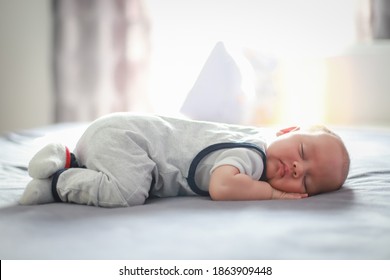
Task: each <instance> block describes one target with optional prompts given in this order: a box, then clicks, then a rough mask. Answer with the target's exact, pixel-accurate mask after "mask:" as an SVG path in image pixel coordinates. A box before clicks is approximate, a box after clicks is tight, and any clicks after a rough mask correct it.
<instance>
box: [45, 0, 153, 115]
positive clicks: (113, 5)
mask: <svg viewBox="0 0 390 280" xmlns="http://www.w3.org/2000/svg"><path fill="white" fill-rule="evenodd" d="M52 1H53V2H52V3H53V6H52V7H53V21H54V29H53V32H54V42H53V56H54V59H53V64H54V65H53V67H54V88H55V95H56V121H58V122H68V121H91V120H93V119H95V118H97V117H99V116H101V115H104V114H107V113H110V112H115V111H131V110H143V111H145V110H148V102H147V79H148V68H149V54H150V40H149V29H150V25H149V19H148V16H147V13H146V10H145V7H144V5H143V4H144V3H143V1H142V0H52Z"/></svg>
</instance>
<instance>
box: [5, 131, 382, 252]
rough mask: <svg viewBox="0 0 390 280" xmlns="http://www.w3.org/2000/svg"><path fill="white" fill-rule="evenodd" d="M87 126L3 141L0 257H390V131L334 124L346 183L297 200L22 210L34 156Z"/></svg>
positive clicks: (168, 201) (189, 200)
mask: <svg viewBox="0 0 390 280" xmlns="http://www.w3.org/2000/svg"><path fill="white" fill-rule="evenodd" d="M85 127H86V125H85V124H59V125H54V126H50V127H44V128H40V129H34V130H29V131H24V132H19V133H9V134H6V135H4V136H3V137H1V138H0V154H1V157H0V225H1V230H0V258H1V259H390V149H389V143H390V129H389V128H373V127H365V128H363V127H350V128H340V127H337V128H334V130H335V131H336V132H337V133H339V134H340V135H341V136H342V137H343V138H344V141H345V142H346V145H347V147H348V148H349V151H350V155H351V160H352V163H351V170H350V175H349V177H348V179H347V182H346V183H345V185H344V187H343V188H342V189H341V190H340V191H337V192H334V193H328V194H322V195H319V196H314V197H310V198H306V199H302V200H298V201H246V202H215V201H211V200H210V199H208V198H204V197H175V198H163V199H152V200H149V201H148V203H147V204H146V205H142V206H136V207H131V208H117V209H103V208H96V207H90V206H82V205H73V204H61V203H54V204H46V205H39V206H20V205H18V204H17V200H18V198H19V197H20V195H21V194H22V192H23V189H24V188H25V186H26V183H27V182H28V181H29V177H28V174H27V164H28V161H29V159H30V158H31V156H32V155H33V154H34V153H35V152H36V151H37V150H38V149H39V148H40V147H42V146H43V145H44V144H45V143H47V142H51V141H61V142H63V143H65V144H67V145H68V146H70V147H73V146H74V145H75V143H76V141H77V139H78V137H79V136H80V134H81V133H82V132H83V130H84V129H85Z"/></svg>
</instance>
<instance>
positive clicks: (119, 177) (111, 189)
mask: <svg viewBox="0 0 390 280" xmlns="http://www.w3.org/2000/svg"><path fill="white" fill-rule="evenodd" d="M263 134H264V130H261V129H260V128H256V127H251V126H238V125H229V124H221V123H212V122H202V121H192V120H185V119H176V118H170V117H159V116H152V115H136V114H132V113H115V114H111V115H107V116H104V117H102V118H100V119H98V120H96V121H94V122H93V123H92V124H91V125H90V126H89V127H88V128H87V129H86V131H85V132H84V134H83V135H82V137H81V138H80V139H79V141H78V143H77V145H76V148H75V150H74V151H73V152H70V151H69V149H68V148H67V147H66V146H64V145H62V144H59V143H53V144H49V145H47V146H45V147H44V148H43V149H42V150H40V151H39V152H38V153H37V154H36V155H35V156H34V157H33V158H32V159H31V161H30V163H29V168H28V171H29V175H30V176H31V177H32V178H33V179H32V180H31V181H30V183H29V184H28V185H27V187H26V189H25V191H24V193H23V195H22V197H21V199H20V203H21V204H23V205H31V204H43V203H52V202H70V203H77V204H85V205H94V206H100V207H128V206H135V205H141V204H144V203H145V201H146V200H147V199H148V198H149V197H171V196H182V195H203V196H210V197H211V199H213V200H267V199H301V198H305V197H307V196H312V195H316V194H320V193H325V192H330V191H335V190H338V189H339V188H340V187H341V186H342V185H343V183H344V182H345V180H346V178H347V175H348V170H349V162H350V160H349V156H348V152H347V149H346V147H345V145H344V144H343V141H342V140H341V138H340V137H339V136H337V135H336V134H334V133H333V132H332V131H330V130H328V129H327V128H325V127H322V126H321V127H310V128H308V129H299V128H297V127H291V128H287V129H284V130H281V131H279V132H278V133H277V137H276V138H275V139H274V140H273V141H271V142H270V143H266V141H265V140H264V139H265V138H264V135H263Z"/></svg>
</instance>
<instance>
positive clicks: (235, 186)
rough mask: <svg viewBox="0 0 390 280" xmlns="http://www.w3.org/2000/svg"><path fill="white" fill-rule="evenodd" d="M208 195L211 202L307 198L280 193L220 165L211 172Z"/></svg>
mask: <svg viewBox="0 0 390 280" xmlns="http://www.w3.org/2000/svg"><path fill="white" fill-rule="evenodd" d="M209 193H210V196H211V198H212V199H213V200H266V199H299V198H304V197H306V196H307V194H300V193H286V192H281V191H279V190H277V189H274V188H273V187H272V186H271V185H270V184H268V183H267V182H263V181H256V180H253V179H252V178H251V177H250V176H248V175H246V174H242V173H240V171H239V170H238V169H237V168H236V167H234V166H232V165H221V166H219V167H217V168H216V169H215V170H214V171H213V173H212V174H211V178H210V185H209Z"/></svg>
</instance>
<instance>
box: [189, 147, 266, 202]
mask: <svg viewBox="0 0 390 280" xmlns="http://www.w3.org/2000/svg"><path fill="white" fill-rule="evenodd" d="M232 148H249V149H254V150H256V151H258V152H260V155H261V159H262V160H263V166H264V169H263V173H262V175H261V178H260V179H259V181H265V180H266V172H265V168H266V155H265V152H264V151H263V150H262V149H261V148H260V147H259V146H257V145H255V144H252V143H231V142H227V143H217V144H213V145H210V146H208V147H206V148H204V149H203V150H201V151H200V152H199V153H198V154H197V155H196V156H195V158H194V159H193V160H192V162H191V165H190V169H189V171H188V178H187V182H188V185H189V186H190V188H191V190H192V191H193V192H194V193H196V194H198V195H201V196H210V194H209V192H208V191H204V190H201V189H200V188H199V187H198V186H197V185H196V182H195V172H196V168H197V167H198V164H199V163H200V162H201V160H202V159H204V157H205V156H207V155H208V154H210V153H212V152H215V151H217V150H221V149H232Z"/></svg>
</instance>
